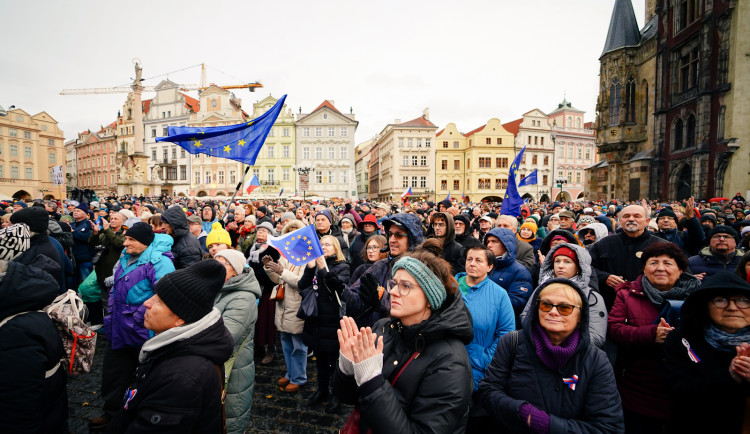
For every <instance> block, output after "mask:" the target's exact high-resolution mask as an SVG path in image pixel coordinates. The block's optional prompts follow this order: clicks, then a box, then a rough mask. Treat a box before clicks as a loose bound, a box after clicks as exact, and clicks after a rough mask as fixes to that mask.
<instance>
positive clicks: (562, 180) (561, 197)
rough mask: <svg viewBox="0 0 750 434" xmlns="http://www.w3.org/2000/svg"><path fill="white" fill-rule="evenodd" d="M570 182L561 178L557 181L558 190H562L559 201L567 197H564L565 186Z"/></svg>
mask: <svg viewBox="0 0 750 434" xmlns="http://www.w3.org/2000/svg"><path fill="white" fill-rule="evenodd" d="M567 183H568V180H567V179H565V178H560V179H556V180H555V184H557V188H559V189H560V193H559V194H558V197H559V200H562V199H563V198H564V197H565V196H563V191H564V190H563V185H565V184H567Z"/></svg>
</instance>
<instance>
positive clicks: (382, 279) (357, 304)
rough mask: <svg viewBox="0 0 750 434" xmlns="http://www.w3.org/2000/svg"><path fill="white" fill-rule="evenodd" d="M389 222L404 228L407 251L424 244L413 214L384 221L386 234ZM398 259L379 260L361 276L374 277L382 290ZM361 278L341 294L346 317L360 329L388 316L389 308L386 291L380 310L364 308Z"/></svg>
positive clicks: (416, 218) (381, 300) (396, 215)
mask: <svg viewBox="0 0 750 434" xmlns="http://www.w3.org/2000/svg"><path fill="white" fill-rule="evenodd" d="M389 222H396V223H398V224H400V225H401V226H403V227H404V228H406V234H407V240H408V242H409V250H414V248H415V247H417V246H418V245H420V244H422V243H423V242H424V233H423V232H422V224H421V223H420V221H419V217H417V216H416V215H414V214H407V213H398V214H394V215H393V216H391V218H390V219H388V220H385V221H384V222H383V224H384V225H385V227H386V229H385V232H386V233H387V231H388V229H387V228H388V227H390V225H391V224H392V223H389ZM396 259H398V258H393V257H391V256H390V254H389V255H388V257H387V258H385V259H381V260H379V261H377V262H375V263H374V264H372V267H370V269H368V270H367V271H365V272H364V273H362V276H364V275H365V274H372V275H373V276H375V279H376V280H377V281H378V284H379V285H380V286H382V287H383V288H385V287H387V286H388V285H387V282H388V281H389V280H390V279H391V277H392V276H391V268H392V267H393V264H394V261H395V260H396ZM360 281H361V276H360V280H357V281H356V282H354V283H353V284H351V285H349V286H348V287H346V288H344V291H343V292H342V294H341V295H342V297H343V301H345V302H346V314H347V315H348V316H351V317H352V318H354V320H355V321H357V324H358V325H360V326H362V327H367V326H371V325H372V324H374V323H375V321H377V320H378V319H380V318H382V317H385V316H388V313H389V309H388V306H390V294H389V293H388V291H385V292H383V297H382V298H381V299H380V308H379V309H378V311H377V312H374V311H373V308H372V307H370V306H366V305H365V304H364V303H363V302H362V299H361V298H360V297H359V286H360Z"/></svg>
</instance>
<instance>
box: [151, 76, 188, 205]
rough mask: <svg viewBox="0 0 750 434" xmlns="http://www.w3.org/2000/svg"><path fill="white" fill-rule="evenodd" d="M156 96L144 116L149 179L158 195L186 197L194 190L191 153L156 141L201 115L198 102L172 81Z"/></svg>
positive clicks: (162, 86)
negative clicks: (171, 129)
mask: <svg viewBox="0 0 750 434" xmlns="http://www.w3.org/2000/svg"><path fill="white" fill-rule="evenodd" d="M154 90H156V95H155V96H154V98H153V99H151V100H149V107H148V110H147V111H146V113H144V116H143V128H144V131H145V134H144V149H145V152H146V155H147V156H148V163H147V164H148V180H149V181H150V182H151V184H152V185H153V189H154V193H156V194H159V193H166V194H169V195H173V196H184V195H186V194H188V193H189V191H190V176H189V175H190V172H191V170H190V162H191V158H190V154H189V153H188V152H186V151H185V150H184V149H182V148H181V147H179V146H177V145H176V144H173V143H168V142H158V143H157V142H156V138H157V137H165V136H167V128H168V127H177V126H180V127H183V126H186V125H187V122H188V120H189V119H190V116H191V115H193V114H196V113H198V111H199V110H200V104H199V102H198V100H197V99H195V98H192V97H190V96H188V95H185V94H184V93H182V92H180V88H179V85H178V84H176V83H173V82H172V81H170V80H164V81H162V82H161V83H159V84H158V85H157V86H156V87H155V88H154Z"/></svg>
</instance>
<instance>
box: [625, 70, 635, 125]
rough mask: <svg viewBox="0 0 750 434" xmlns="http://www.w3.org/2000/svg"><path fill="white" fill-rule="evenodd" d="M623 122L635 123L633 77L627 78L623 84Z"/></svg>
mask: <svg viewBox="0 0 750 434" xmlns="http://www.w3.org/2000/svg"><path fill="white" fill-rule="evenodd" d="M625 122H631V123H635V79H633V77H630V78H628V82H627V83H626V85H625Z"/></svg>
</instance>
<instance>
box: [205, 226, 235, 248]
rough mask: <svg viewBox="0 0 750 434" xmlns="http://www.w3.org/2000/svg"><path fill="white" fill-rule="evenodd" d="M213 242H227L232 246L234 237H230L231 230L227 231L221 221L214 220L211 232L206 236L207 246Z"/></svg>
mask: <svg viewBox="0 0 750 434" xmlns="http://www.w3.org/2000/svg"><path fill="white" fill-rule="evenodd" d="M211 244H226V245H227V246H229V247H231V246H232V239H231V238H229V232H227V231H225V230H224V228H222V227H221V223H219V222H214V224H212V225H211V232H209V233H208V236H206V247H208V246H210V245H211Z"/></svg>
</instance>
